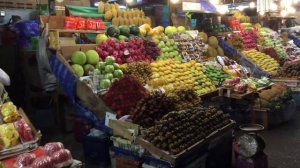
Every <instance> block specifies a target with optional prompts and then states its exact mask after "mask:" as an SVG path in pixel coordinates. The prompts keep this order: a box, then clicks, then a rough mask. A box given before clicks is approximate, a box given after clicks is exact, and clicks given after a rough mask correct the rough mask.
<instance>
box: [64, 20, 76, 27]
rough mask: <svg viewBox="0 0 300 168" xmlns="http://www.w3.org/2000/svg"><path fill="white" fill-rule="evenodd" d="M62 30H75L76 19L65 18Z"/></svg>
mask: <svg viewBox="0 0 300 168" xmlns="http://www.w3.org/2000/svg"><path fill="white" fill-rule="evenodd" d="M64 28H65V29H76V28H77V19H76V18H75V17H65V23H64Z"/></svg>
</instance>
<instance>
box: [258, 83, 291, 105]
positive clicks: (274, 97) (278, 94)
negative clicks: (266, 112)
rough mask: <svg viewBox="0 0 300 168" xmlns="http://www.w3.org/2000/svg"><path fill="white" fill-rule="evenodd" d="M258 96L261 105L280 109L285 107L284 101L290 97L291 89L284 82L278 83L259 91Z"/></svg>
mask: <svg viewBox="0 0 300 168" xmlns="http://www.w3.org/2000/svg"><path fill="white" fill-rule="evenodd" d="M259 98H260V102H261V106H262V107H265V108H270V109H271V110H272V111H280V110H282V109H283V108H284V107H285V104H286V102H287V101H288V100H291V99H292V91H291V90H290V88H289V87H287V86H286V85H285V84H282V83H278V84H275V85H273V86H272V88H271V89H268V90H264V91H262V92H261V93H259Z"/></svg>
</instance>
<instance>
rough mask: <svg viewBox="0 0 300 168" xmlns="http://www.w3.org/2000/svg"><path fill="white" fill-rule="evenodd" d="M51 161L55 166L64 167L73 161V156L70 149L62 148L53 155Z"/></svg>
mask: <svg viewBox="0 0 300 168" xmlns="http://www.w3.org/2000/svg"><path fill="white" fill-rule="evenodd" d="M51 161H52V163H53V164H54V167H55V168H62V167H66V166H69V165H71V164H72V163H73V158H72V155H71V153H70V151H69V150H67V149H61V150H59V151H57V152H55V153H54V154H53V155H51Z"/></svg>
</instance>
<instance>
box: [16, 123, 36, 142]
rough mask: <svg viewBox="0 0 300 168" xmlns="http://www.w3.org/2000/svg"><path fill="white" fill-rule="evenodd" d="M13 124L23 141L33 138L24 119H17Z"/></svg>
mask: <svg viewBox="0 0 300 168" xmlns="http://www.w3.org/2000/svg"><path fill="white" fill-rule="evenodd" d="M14 125H15V128H16V129H17V130H18V133H19V135H20V137H21V140H22V141H23V142H28V141H31V140H33V139H34V138H33V133H32V129H31V128H30V127H29V125H28V124H27V123H26V122H25V120H24V119H20V120H19V121H17V122H15V123H14Z"/></svg>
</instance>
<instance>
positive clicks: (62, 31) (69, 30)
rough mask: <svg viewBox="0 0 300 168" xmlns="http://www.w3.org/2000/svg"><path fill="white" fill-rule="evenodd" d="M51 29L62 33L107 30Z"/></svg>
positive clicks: (96, 32)
mask: <svg viewBox="0 0 300 168" xmlns="http://www.w3.org/2000/svg"><path fill="white" fill-rule="evenodd" d="M49 31H58V32H60V33H93V34H101V33H105V30H72V29H49Z"/></svg>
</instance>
